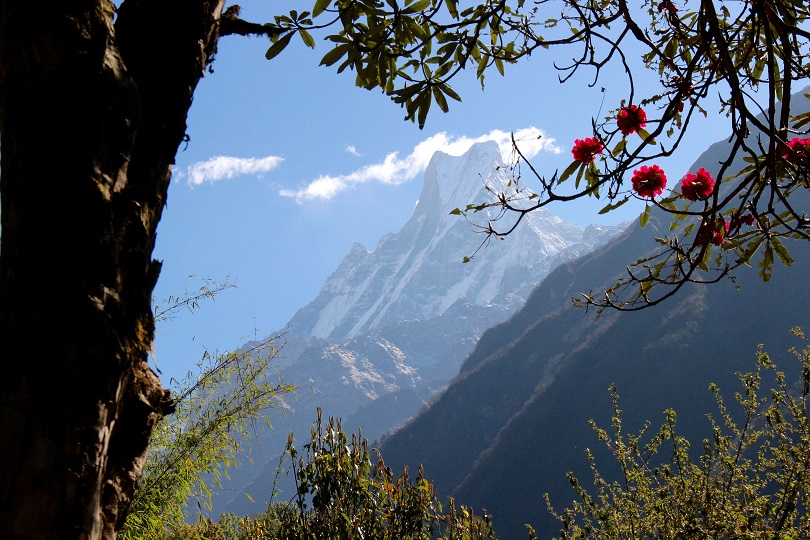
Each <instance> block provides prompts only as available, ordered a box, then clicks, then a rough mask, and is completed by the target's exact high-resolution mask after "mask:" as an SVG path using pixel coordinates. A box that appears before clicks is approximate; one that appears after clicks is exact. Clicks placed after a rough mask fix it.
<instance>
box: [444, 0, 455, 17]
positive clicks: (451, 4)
mask: <svg viewBox="0 0 810 540" xmlns="http://www.w3.org/2000/svg"><path fill="white" fill-rule="evenodd" d="M445 5H446V6H447V11H448V12H450V16H451V17H453V18H454V19H458V6H457V4H456V0H445Z"/></svg>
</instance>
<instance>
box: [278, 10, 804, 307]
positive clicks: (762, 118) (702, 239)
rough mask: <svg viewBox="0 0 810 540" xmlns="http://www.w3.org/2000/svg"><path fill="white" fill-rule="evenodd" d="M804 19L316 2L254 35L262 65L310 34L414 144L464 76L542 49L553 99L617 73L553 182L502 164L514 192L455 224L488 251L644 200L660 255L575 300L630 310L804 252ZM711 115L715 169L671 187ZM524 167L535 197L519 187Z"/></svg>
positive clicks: (798, 14)
mask: <svg viewBox="0 0 810 540" xmlns="http://www.w3.org/2000/svg"><path fill="white" fill-rule="evenodd" d="M809 16H810V10H809V8H808V5H807V2H800V1H797V0H769V1H762V0H741V1H739V2H733V3H730V2H716V1H713V0H645V1H644V2H641V3H639V2H635V3H631V2H628V1H627V0H589V1H587V2H579V1H574V0H561V1H557V2H552V1H550V0H535V1H533V2H531V3H527V2H526V1H525V0H479V2H478V3H476V2H471V3H465V5H464V6H459V5H458V1H457V0H386V1H385V2H368V1H365V0H315V2H314V6H313V8H312V10H311V11H305V12H298V11H291V12H290V14H289V16H278V17H276V19H275V22H274V23H272V24H270V25H265V26H267V28H269V29H270V30H269V31H268V32H266V33H267V35H268V36H270V39H271V41H272V44H271V46H270V47H269V49H268V50H267V57H268V58H273V57H275V56H276V55H278V54H279V53H280V52H281V51H282V50H283V49H284V48H285V47H286V46H287V45H288V44H289V43H290V42H291V40H292V39H293V38H294V37H295V36H296V35H297V36H299V37H300V38H301V39H302V41H303V42H304V44H305V45H307V46H308V47H313V48H314V47H315V43H316V41H315V37H314V34H315V33H316V32H325V34H326V35H325V36H324V39H325V40H326V41H327V42H328V43H330V47H331V48H330V50H328V51H327V52H326V54H325V55H324V56H323V58H322V60H321V64H322V65H325V66H335V67H336V68H337V71H338V72H343V71H354V72H355V77H356V79H355V82H356V84H357V85H358V86H360V87H363V88H365V89H368V90H371V89H380V90H382V91H383V92H384V93H385V94H386V95H388V96H389V97H390V98H391V99H392V100H393V101H394V102H395V103H396V104H398V105H400V106H401V107H402V108H403V109H405V112H406V119H408V120H411V121H413V122H415V123H417V124H418V125H419V127H420V128H421V127H423V126H424V125H425V122H426V121H427V116H428V112H429V111H430V109H431V105H432V104H434V103H435V104H436V106H438V107H439V109H441V110H442V111H445V112H446V111H448V110H449V107H450V106H449V103H450V102H451V101H452V100H456V101H460V100H461V97H460V96H459V95H458V94H457V93H456V91H455V90H454V89H453V88H452V86H451V84H450V83H451V82H452V80H453V79H454V78H455V77H457V76H459V75H460V74H461V73H463V72H467V71H472V72H474V74H475V77H476V78H477V79H478V80H479V81H480V82H481V85H482V87H483V85H484V80H485V77H486V76H487V74H488V73H490V72H491V71H492V69H493V68H494V69H495V70H496V71H497V72H498V73H499V74H500V75H504V74H505V72H506V67H507V66H508V65H509V64H514V63H517V62H519V61H521V60H523V59H525V58H527V57H529V56H532V55H540V54H544V53H545V52H546V50H547V49H556V50H563V51H565V52H566V54H567V53H568V52H569V51H571V50H573V54H572V55H571V56H570V57H571V58H573V59H572V60H571V61H570V62H568V63H562V64H560V63H555V67H556V69H557V70H558V79H559V81H560V82H561V83H569V84H571V83H572V82H573V80H574V76H575V75H577V74H578V73H583V72H584V74H586V75H588V76H589V77H590V79H589V80H590V85H591V86H594V85H596V84H597V82H598V81H599V80H600V77H602V75H603V74H604V73H605V70H610V71H611V72H620V73H623V74H624V76H625V81H626V92H627V94H626V96H627V97H626V98H625V99H624V100H623V101H621V102H619V103H615V104H614V108H613V109H612V111H611V112H610V113H609V114H608V115H607V116H606V117H602V118H594V119H593V120H592V122H591V126H590V130H589V131H590V132H589V133H583V136H582V138H580V139H577V140H575V141H574V145H573V148H572V157H573V161H572V163H571V164H570V166H568V167H567V168H566V169H565V170H564V171H562V172H561V173H560V172H559V171H554V172H553V173H551V174H544V173H542V172H541V171H538V170H536V169H535V167H534V166H532V164H531V163H529V162H528V161H527V160H526V159H525V157H524V156H522V155H521V154H520V151H519V150H518V149H517V148H515V151H516V156H517V158H516V163H515V165H514V167H513V170H514V171H516V174H517V175H518V178H516V179H515V180H516V181H515V182H513V183H512V187H511V188H510V191H509V192H508V193H506V192H504V193H500V194H498V196H497V199H496V200H495V201H490V202H484V203H481V204H473V205H469V206H468V207H466V208H463V209H456V210H455V211H454V213H458V214H462V215H464V216H465V217H467V218H468V219H470V220H471V222H473V223H475V216H474V214H475V212H476V211H480V210H482V209H485V208H493V207H495V208H499V211H498V212H496V214H497V215H499V216H500V217H501V220H498V219H494V220H492V221H488V222H487V223H485V224H479V226H480V230H481V232H483V233H484V234H485V235H486V237H487V239H489V238H491V237H493V236H495V237H501V236H505V235H508V234H509V233H511V232H512V231H513V230H514V229H515V227H517V226H518V224H519V223H520V221H521V220H522V218H523V216H525V215H527V214H528V213H529V212H532V211H534V210H536V209H538V208H541V207H544V206H547V205H549V204H552V203H562V202H567V201H572V200H576V199H579V198H582V197H596V198H599V199H603V200H605V201H606V205H605V206H604V208H603V209H602V212H610V211H613V210H615V209H617V208H619V207H620V206H622V205H623V204H625V203H626V202H628V201H629V200H631V199H640V200H643V201H645V202H646V205H647V209H646V210H645V212H644V213H643V214H642V215H641V217H640V222H641V224H642V225H645V224H646V223H647V222H648V220H649V218H650V212H651V211H652V210H653V209H656V208H657V209H659V210H663V211H664V212H667V213H669V214H670V215H671V217H672V228H671V229H670V231H669V234H668V235H666V236H663V237H661V238H658V239H657V240H658V243H659V246H660V249H659V251H658V252H657V253H654V254H652V255H651V256H650V257H648V258H645V259H644V260H640V261H636V262H635V263H634V264H632V265H631V266H629V267H628V269H627V275H626V276H624V278H622V279H621V280H619V281H618V282H617V283H616V284H615V286H614V287H611V288H610V289H609V290H608V291H606V292H605V293H604V294H601V295H599V296H596V295H585V296H584V297H583V298H581V299H579V300H578V301H577V303H578V304H579V305H585V306H594V307H597V308H598V309H604V308H608V307H609V308H617V309H625V310H635V309H642V308H644V307H648V306H651V305H655V304H657V303H659V302H661V301H663V300H665V299H666V298H669V297H670V296H672V295H673V294H675V293H676V292H677V291H678V290H680V289H681V287H683V285H684V284H686V283H689V282H698V283H713V282H716V281H719V280H721V279H724V278H726V277H731V278H732V279H733V272H734V270H735V269H737V268H738V267H740V266H742V265H751V264H756V265H757V266H758V267H759V272H760V275H761V276H762V278H763V279H765V280H768V279H770V278H771V275H772V274H773V272H774V267H775V264H776V261H777V260H778V261H781V263H782V264H785V265H790V264H792V262H793V261H792V258H791V256H790V253H789V251H788V248H787V246H786V241H787V240H789V239H798V240H808V239H810V237H809V236H808V230H807V229H808V225H810V220H808V218H807V217H806V213H805V211H804V207H805V206H806V203H804V202H801V201H800V199H801V197H796V195H798V194H800V193H802V192H805V191H806V190H807V189H808V178H807V170H808V165H810V136H808V131H807V129H806V126H807V125H808V124H809V123H810V112H797V111H802V110H806V109H807V108H808V107H807V105H808V102H807V99H806V98H807V96H799V97H798V98H796V97H794V96H793V94H794V93H795V92H796V90H797V89H799V88H798V86H799V85H802V86H803V85H805V84H807V83H808V79H810V77H809V76H808V75H810V31H808V17H809ZM330 32H331V33H330ZM640 74H641V75H640ZM642 75H643V78H645V84H644V86H643V87H644V88H645V89H646V88H655V89H654V90H652V91H650V92H649V93H647V91H646V90H645V95H641V94H640V93H639V92H638V91H637V90H638V89H639V88H641V87H642V86H641V85H640V84H637V78H638V80H639V81H640V80H641V78H642ZM648 79H652V80H653V81H657V88H656V84H655V82H654V83H653V84H652V85H649V84H647V80H648ZM717 97H719V110H717V109H718V106H717V105H714V103H715V102H714V101H713V100H715V99H716V98H717ZM709 103H712V105H709ZM710 113H711V114H720V115H725V117H726V118H728V125H729V133H730V136H729V148H730V149H729V151H728V153H727V154H726V155H725V157H724V158H723V159H721V160H720V161H718V162H717V163H716V164H714V165H713V166H707V167H706V168H703V169H701V170H697V171H691V172H690V173H689V174H687V175H686V176H685V177H684V178H682V179H680V181H679V182H678V181H676V182H673V183H672V184H673V185H669V186H668V185H667V183H668V178H667V173H666V171H665V168H664V165H663V164H662V160H663V158H666V157H669V156H673V155H674V154H675V153H676V152H677V150H678V148H679V146H680V144H681V141H682V140H683V137H684V136H685V134H686V133H687V132H688V131H689V130H690V126H691V125H692V121H693V119H694V118H695V117H696V115H704V116H705V115H708V114H710ZM600 114H601V113H600ZM522 166H526V167H527V168H528V169H529V170H530V171H531V173H532V175H533V178H532V181H531V185H528V184H526V183H523V182H522V179H521V178H519V171H520V170H521V167H522ZM572 178H573V182H568V183H567V184H566V183H565V182H567V181H568V180H569V179H572ZM670 180H671V179H670ZM572 184H573V186H572ZM672 188H674V189H672ZM667 189H671V191H669V192H667ZM508 215H517V219H516V220H503V218H506V217H507V216H508ZM507 221H509V223H511V224H510V225H506V223H507ZM484 243H486V241H485V242H484ZM482 245H483V244H482Z"/></svg>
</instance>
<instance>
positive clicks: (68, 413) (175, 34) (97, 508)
mask: <svg viewBox="0 0 810 540" xmlns="http://www.w3.org/2000/svg"><path fill="white" fill-rule="evenodd" d="M223 4H224V0H127V1H125V2H124V3H123V4H122V5H121V7H120V11H119V14H118V18H117V20H114V13H113V11H114V8H113V6H112V4H111V3H110V2H109V1H108V0H41V1H34V0H0V167H1V168H0V202H1V203H2V206H1V207H0V208H1V210H2V214H1V218H2V243H1V244H0V366H2V373H0V538H3V539H9V540H11V539H17V538H26V539H27V538H43V539H44V538H47V539H56V538H59V539H71V538H82V539H84V538H102V537H103V538H114V537H115V531H116V530H117V529H118V528H119V527H120V525H121V523H122V520H123V518H124V517H125V515H126V509H127V507H128V505H129V502H130V500H131V497H132V493H133V491H134V488H135V483H136V481H137V479H138V477H139V475H140V472H141V468H142V465H143V459H144V454H145V451H146V447H147V444H148V443H149V438H150V435H151V431H152V428H153V426H154V424H155V422H156V421H157V420H158V419H159V418H160V417H161V416H162V415H163V414H166V413H167V412H169V411H170V409H171V402H170V400H169V396H168V393H167V392H166V391H164V390H163V389H162V387H161V384H160V381H159V380H158V379H157V377H156V376H155V375H154V374H153V373H152V372H151V370H149V368H148V367H147V364H146V359H147V352H148V351H149V349H150V347H151V343H152V337H153V318H152V313H151V295H152V290H153V287H154V285H155V281H156V279H157V276H158V273H159V268H160V264H159V263H158V262H156V261H153V260H152V250H153V247H154V242H155V233H156V228H157V223H158V221H159V220H160V215H161V212H162V209H163V206H164V204H165V201H166V191H167V188H168V185H169V180H170V176H171V166H172V164H173V162H174V156H175V153H176V151H177V148H178V146H179V144H180V143H181V142H182V140H183V137H184V134H185V128H186V114H187V112H188V108H189V106H190V105H191V100H192V95H193V92H194V89H195V87H196V84H197V82H198V81H199V79H200V77H202V75H203V73H204V70H205V67H206V65H207V63H208V61H209V60H210V57H211V55H212V54H213V52H214V49H215V47H216V41H217V38H218V35H217V31H218V28H217V26H218V20H219V14H220V12H221V11H222V6H223Z"/></svg>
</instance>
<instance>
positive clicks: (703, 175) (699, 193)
mask: <svg viewBox="0 0 810 540" xmlns="http://www.w3.org/2000/svg"><path fill="white" fill-rule="evenodd" d="M712 191H714V178H712V175H711V174H709V172H708V171H707V170H706V169H698V172H697V173H696V174H692V173H688V174H687V175H686V176H684V177H683V180H681V193H683V196H684V197H685V198H686V199H689V200H690V201H696V200H698V199H707V198H708V197H709V195H711V194H712Z"/></svg>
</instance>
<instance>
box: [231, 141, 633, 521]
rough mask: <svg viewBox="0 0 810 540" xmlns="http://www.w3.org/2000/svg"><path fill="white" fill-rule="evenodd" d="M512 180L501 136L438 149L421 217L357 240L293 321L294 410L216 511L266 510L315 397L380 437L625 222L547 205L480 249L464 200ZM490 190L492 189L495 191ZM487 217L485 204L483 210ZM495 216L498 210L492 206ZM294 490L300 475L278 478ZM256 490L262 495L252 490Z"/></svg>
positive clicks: (287, 362) (288, 373)
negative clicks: (287, 445)
mask: <svg viewBox="0 0 810 540" xmlns="http://www.w3.org/2000/svg"><path fill="white" fill-rule="evenodd" d="M508 181H509V178H508V175H507V172H506V171H505V170H504V167H503V163H502V161H501V156H500V151H499V149H498V146H497V145H496V144H495V143H481V144H476V145H474V146H473V147H472V148H470V150H469V151H468V152H467V153H466V154H464V155H463V156H459V157H452V156H449V155H446V154H442V153H437V154H436V155H434V157H433V159H432V160H431V162H430V164H429V166H428V168H427V170H426V172H425V179H424V188H423V190H422V194H421V197H420V199H419V203H418V205H417V207H416V209H415V211H414V214H413V216H412V217H411V219H410V220H409V221H408V222H407V223H406V224H405V225H404V226H403V227H402V229H401V230H400V231H399V232H397V233H392V234H388V235H386V236H384V237H383V238H382V239H381V240H380V242H379V244H378V246H377V248H376V249H375V250H374V251H373V252H370V251H367V250H366V249H365V248H364V247H363V246H361V245H360V244H355V245H354V246H353V247H352V248H351V250H350V251H349V253H348V254H347V255H346V256H345V257H344V259H343V261H342V262H341V264H340V266H339V267H338V268H337V270H336V271H335V272H334V273H333V274H332V275H331V276H330V277H329V278H328V279H327V280H326V282H325V283H324V286H323V288H322V290H321V292H320V294H319V295H318V297H317V298H316V299H315V300H313V301H312V302H310V303H309V304H308V305H307V306H305V307H304V308H302V309H301V310H299V311H298V313H296V315H295V316H294V317H293V318H292V320H291V321H290V323H289V325H288V327H287V329H286V331H285V340H286V345H285V347H284V349H283V350H282V353H281V355H280V356H281V357H282V358H280V360H279V362H278V363H277V367H278V369H279V371H280V373H281V375H282V377H283V378H284V379H285V380H286V381H289V382H293V383H296V384H298V385H300V387H301V390H300V391H299V392H298V396H297V398H296V399H293V400H288V401H287V403H286V410H287V415H286V416H284V417H282V418H276V419H275V420H274V422H273V425H274V429H273V430H272V431H270V432H268V433H265V434H264V435H263V436H262V438H261V439H260V440H259V444H258V445H257V452H256V453H258V452H266V454H265V455H258V456H256V453H254V457H253V459H254V462H253V463H245V464H244V465H243V466H241V467H240V468H239V469H237V470H235V471H233V472H232V474H231V476H232V478H231V480H230V481H227V482H226V486H225V489H224V490H223V491H222V493H221V494H220V495H219V496H218V497H216V498H215V512H216V511H219V510H223V509H225V510H232V511H235V512H237V513H240V514H246V513H251V512H255V511H257V509H259V510H260V509H261V508H260V506H261V504H262V503H263V502H264V501H265V500H267V499H268V498H269V497H270V493H271V491H272V488H273V482H274V477H275V474H276V468H277V466H278V452H280V450H281V449H282V448H283V447H284V442H285V441H286V439H287V434H288V433H290V432H295V433H298V434H303V435H302V436H301V437H299V439H302V438H306V437H305V435H306V434H308V433H309V429H310V425H311V422H312V420H313V419H314V418H315V414H316V413H315V411H316V407H318V406H320V407H322V408H323V411H324V414H325V415H327V416H330V415H331V416H338V417H342V418H343V419H344V422H343V426H344V428H345V429H347V430H355V429H357V428H358V427H360V426H362V427H363V432H364V435H365V436H367V437H369V438H371V439H372V440H373V439H375V438H378V437H380V436H381V435H382V434H383V433H385V432H386V431H388V430H390V429H392V428H394V427H396V426H398V425H400V424H402V423H403V422H404V421H406V420H407V419H408V418H410V417H411V416H412V415H414V414H416V413H417V412H418V411H419V409H421V408H422V407H424V406H425V405H426V403H428V402H429V401H430V400H432V399H433V398H434V396H435V395H436V393H437V392H438V391H439V390H441V389H442V388H443V387H444V386H445V385H446V384H447V383H448V382H449V380H450V379H451V378H452V377H454V376H455V375H456V374H457V373H458V370H459V367H460V366H461V363H462V361H463V360H464V358H466V357H467V356H468V355H469V353H470V352H471V351H472V350H473V348H474V347H475V344H476V343H477V341H478V339H479V338H480V336H481V334H482V333H483V332H484V331H485V330H486V329H487V328H489V327H490V326H492V325H494V324H497V323H499V322H502V321H503V320H505V319H506V318H508V317H509V316H510V315H511V314H512V313H514V311H515V310H516V309H518V308H519V307H520V306H521V305H522V304H523V302H524V301H525V300H526V297H527V296H528V294H529V293H530V292H531V290H532V289H533V288H534V287H535V286H536V285H537V284H538V283H540V282H541V281H542V280H543V278H544V277H545V276H546V275H547V274H548V272H549V271H550V270H551V269H552V268H554V267H555V266H557V265H558V264H559V263H561V262H563V261H565V260H569V259H571V258H573V257H576V256H579V255H581V254H583V253H586V252H588V251H590V250H592V249H593V248H594V247H595V246H597V245H600V244H602V243H604V242H606V241H608V240H609V239H610V238H611V237H612V236H614V235H615V234H617V233H618V232H619V231H620V230H621V229H622V227H621V226H616V227H598V226H589V227H587V228H585V229H583V228H581V227H579V226H577V225H573V224H570V223H566V222H564V221H562V220H561V219H559V218H557V217H555V216H553V215H552V214H550V213H548V212H538V213H536V214H534V215H532V216H531V217H530V219H528V220H526V222H525V224H526V226H524V227H521V229H520V233H519V234H517V235H515V236H514V237H510V238H509V239H507V240H506V241H503V242H493V243H491V245H490V246H488V247H487V248H486V249H483V250H481V251H479V252H478V254H476V256H475V257H474V259H473V260H472V261H471V262H470V263H468V264H462V262H461V261H462V259H463V258H464V257H465V256H469V255H472V254H473V253H474V252H475V251H476V250H477V248H478V247H479V245H480V243H481V241H482V240H483V238H482V237H481V236H480V235H477V234H475V233H474V231H472V230H471V227H470V224H469V223H468V222H466V221H465V220H464V219H462V218H460V217H458V216H455V215H450V211H451V210H452V209H454V208H456V207H460V206H465V205H466V204H468V203H472V202H476V203H480V202H481V201H484V200H487V195H488V192H487V189H488V188H489V189H491V190H494V191H498V190H500V189H502V188H504V187H505V186H506V184H507V182H508ZM490 196H491V195H490ZM479 216H481V219H482V220H485V219H487V217H488V214H487V213H486V212H484V213H481V214H479ZM489 217H492V216H489ZM277 487H280V488H281V489H282V490H283V492H284V493H286V494H289V493H291V492H292V485H291V480H290V479H287V478H282V479H281V483H280V484H279V485H277ZM243 493H248V494H249V495H250V496H251V498H252V499H253V500H256V501H257V502H258V504H256V505H254V504H252V503H251V502H250V500H249V499H248V498H247V497H245V496H244V495H243Z"/></svg>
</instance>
